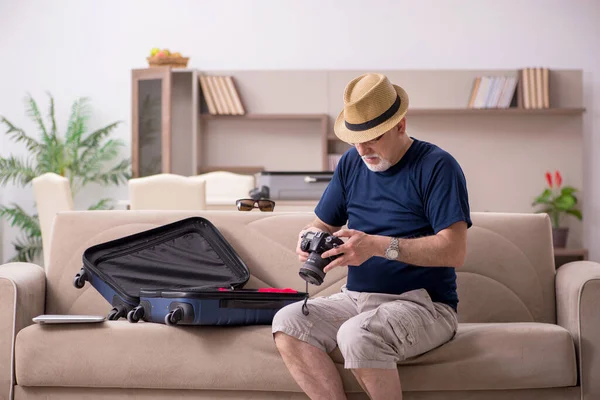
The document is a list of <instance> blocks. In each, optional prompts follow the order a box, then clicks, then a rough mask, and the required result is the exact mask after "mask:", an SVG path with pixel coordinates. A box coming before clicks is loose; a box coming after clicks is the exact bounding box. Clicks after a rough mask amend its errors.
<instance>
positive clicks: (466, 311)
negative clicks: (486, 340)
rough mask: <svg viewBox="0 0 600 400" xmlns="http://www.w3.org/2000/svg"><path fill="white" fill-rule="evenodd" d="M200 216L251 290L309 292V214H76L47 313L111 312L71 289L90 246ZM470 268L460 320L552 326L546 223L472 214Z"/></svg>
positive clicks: (89, 291) (55, 248)
mask: <svg viewBox="0 0 600 400" xmlns="http://www.w3.org/2000/svg"><path fill="white" fill-rule="evenodd" d="M190 216H202V217H204V218H207V219H208V220H209V221H211V222H212V223H213V224H214V225H215V226H216V227H217V229H218V230H219V231H220V232H221V233H222V235H223V236H224V237H225V239H226V240H227V241H228V242H229V243H231V245H232V246H233V248H234V249H235V250H236V252H237V253H238V254H239V256H240V257H241V258H242V259H243V260H244V262H245V263H246V264H247V265H248V268H249V269H250V272H251V279H250V281H249V282H248V284H247V285H246V287H247V288H258V287H269V286H270V287H290V288H294V289H297V290H302V291H304V290H305V283H304V281H303V280H302V279H301V278H300V277H299V276H298V268H299V267H300V266H301V264H300V262H299V261H298V259H297V256H296V254H295V248H296V243H297V240H298V234H299V232H300V230H301V229H302V228H303V227H304V226H306V225H307V224H308V223H310V222H311V221H312V220H313V219H314V214H313V213H311V212H300V213H285V212H274V213H266V212H259V211H258V210H256V211H253V212H246V213H242V212H238V211H196V212H190V211H73V212H65V213H60V214H58V215H57V218H56V221H55V224H54V232H53V235H52V249H51V250H52V251H51V254H52V256H51V259H50V265H49V266H48V270H47V275H48V285H47V303H46V313H48V314H101V315H105V314H106V313H107V312H108V311H109V310H110V308H111V306H110V305H109V304H108V302H107V301H105V300H104V299H103V298H102V297H101V296H100V294H99V293H98V292H97V291H96V290H95V289H93V288H92V287H91V285H90V284H89V283H86V285H85V287H84V288H83V289H75V288H74V287H73V278H74V276H75V274H76V273H77V272H78V271H79V269H80V268H81V266H82V255H83V252H84V251H85V250H86V249H87V248H88V247H90V246H93V245H95V244H98V243H102V242H106V241H109V240H113V239H116V238H119V237H123V236H126V235H130V234H133V233H137V232H141V231H144V230H147V229H151V228H155V227H157V226H160V225H164V224H167V223H170V222H174V221H177V220H181V219H184V218H188V217H190ZM472 218H473V222H474V226H473V227H471V229H469V235H468V255H467V260H466V263H465V265H464V266H463V267H461V268H460V269H459V270H458V292H459V299H460V300H459V319H460V321H461V322H505V321H506V322H510V321H514V322H521V321H522V322H526V321H539V322H554V321H555V313H554V273H555V272H554V263H553V258H552V247H551V233H550V232H551V230H550V224H549V221H548V219H547V218H546V217H545V216H542V215H535V214H497V213H473V214H472ZM345 282H346V268H336V269H334V270H333V271H330V272H329V273H328V274H327V277H326V280H325V282H324V283H323V284H322V285H321V286H313V285H309V292H310V294H311V296H319V295H328V294H331V293H335V292H337V291H339V290H340V287H341V286H342V285H343V284H344V283H345Z"/></svg>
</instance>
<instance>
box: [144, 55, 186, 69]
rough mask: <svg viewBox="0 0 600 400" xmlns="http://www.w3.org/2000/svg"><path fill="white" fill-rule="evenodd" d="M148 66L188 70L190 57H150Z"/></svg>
mask: <svg viewBox="0 0 600 400" xmlns="http://www.w3.org/2000/svg"><path fill="white" fill-rule="evenodd" d="M147 60H148V64H149V65H150V67H173V68H186V67H187V64H188V61H189V57H173V56H166V57H157V56H154V57H148V58H147Z"/></svg>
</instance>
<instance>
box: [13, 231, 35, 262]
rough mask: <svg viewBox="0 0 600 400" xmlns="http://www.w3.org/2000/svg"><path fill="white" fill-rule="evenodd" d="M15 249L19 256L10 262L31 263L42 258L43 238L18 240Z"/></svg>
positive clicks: (33, 237) (29, 237)
mask: <svg viewBox="0 0 600 400" xmlns="http://www.w3.org/2000/svg"><path fill="white" fill-rule="evenodd" d="M14 247H15V250H16V251H17V254H16V255H15V256H14V257H13V258H11V259H10V260H9V261H10V262H31V261H33V260H35V259H37V258H41V256H42V252H43V247H42V238H41V237H39V236H28V237H25V238H18V239H17V240H16V242H15V243H14Z"/></svg>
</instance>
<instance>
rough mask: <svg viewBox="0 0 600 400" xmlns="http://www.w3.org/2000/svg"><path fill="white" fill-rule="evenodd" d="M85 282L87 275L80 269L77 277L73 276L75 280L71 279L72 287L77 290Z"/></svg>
mask: <svg viewBox="0 0 600 400" xmlns="http://www.w3.org/2000/svg"><path fill="white" fill-rule="evenodd" d="M85 281H87V273H86V272H85V270H84V269H83V268H82V269H81V270H80V271H79V272H78V273H77V275H75V278H74V279H73V286H75V287H76V288H77V289H81V288H82V287H83V286H84V285H85Z"/></svg>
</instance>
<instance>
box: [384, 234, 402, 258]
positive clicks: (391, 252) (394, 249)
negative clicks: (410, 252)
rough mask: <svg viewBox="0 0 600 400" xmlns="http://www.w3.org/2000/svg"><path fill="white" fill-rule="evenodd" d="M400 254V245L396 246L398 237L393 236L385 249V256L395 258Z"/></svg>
mask: <svg viewBox="0 0 600 400" xmlns="http://www.w3.org/2000/svg"><path fill="white" fill-rule="evenodd" d="M399 255H400V247H399V246H398V238H395V237H393V238H392V240H391V241H390V245H389V246H388V248H387V249H386V250H385V258H387V259H388V260H396V259H398V256H399Z"/></svg>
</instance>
